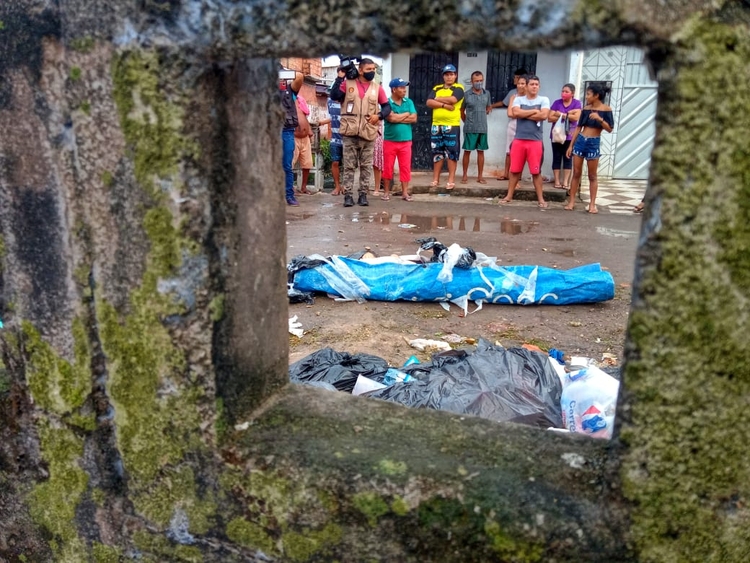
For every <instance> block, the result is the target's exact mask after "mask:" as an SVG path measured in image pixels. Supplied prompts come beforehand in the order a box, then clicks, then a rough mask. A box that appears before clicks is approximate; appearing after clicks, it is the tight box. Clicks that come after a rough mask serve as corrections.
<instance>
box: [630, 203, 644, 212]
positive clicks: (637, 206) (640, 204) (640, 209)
mask: <svg viewBox="0 0 750 563" xmlns="http://www.w3.org/2000/svg"><path fill="white" fill-rule="evenodd" d="M645 208H646V206H645V205H643V204H642V203H639V204H638V205H636V206H635V207H634V208H633V213H643V210H644V209H645Z"/></svg>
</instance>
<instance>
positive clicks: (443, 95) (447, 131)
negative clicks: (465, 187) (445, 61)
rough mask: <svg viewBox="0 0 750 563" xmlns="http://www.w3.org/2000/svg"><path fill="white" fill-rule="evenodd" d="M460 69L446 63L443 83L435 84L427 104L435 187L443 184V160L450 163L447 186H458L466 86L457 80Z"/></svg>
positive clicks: (450, 187) (449, 188)
mask: <svg viewBox="0 0 750 563" xmlns="http://www.w3.org/2000/svg"><path fill="white" fill-rule="evenodd" d="M457 77H458V73H457V72H456V67H455V66H453V65H446V66H444V67H443V83H442V84H438V85H437V86H435V87H434V88H433V89H432V91H431V92H430V95H429V97H428V98H427V107H428V108H431V109H432V130H431V132H430V133H431V134H430V146H431V147H432V162H433V166H432V187H437V186H438V185H439V184H440V172H441V171H442V170H443V161H445V162H447V163H448V183H446V185H445V188H446V189H447V190H452V189H453V188H454V187H455V186H456V168H457V167H458V155H459V154H460V152H461V147H460V145H459V142H460V140H461V106H462V105H463V103H464V87H463V86H462V85H461V84H458V83H457V82H456V78H457Z"/></svg>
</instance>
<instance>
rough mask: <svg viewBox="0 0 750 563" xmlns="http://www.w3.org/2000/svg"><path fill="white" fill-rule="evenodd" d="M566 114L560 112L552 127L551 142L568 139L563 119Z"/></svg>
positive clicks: (560, 141) (562, 141)
mask: <svg viewBox="0 0 750 563" xmlns="http://www.w3.org/2000/svg"><path fill="white" fill-rule="evenodd" d="M566 118H567V115H565V114H564V113H561V114H560V118H559V119H558V120H557V123H555V125H554V126H553V127H552V142H553V143H564V142H565V141H567V140H568V134H567V133H566V132H565V119H566Z"/></svg>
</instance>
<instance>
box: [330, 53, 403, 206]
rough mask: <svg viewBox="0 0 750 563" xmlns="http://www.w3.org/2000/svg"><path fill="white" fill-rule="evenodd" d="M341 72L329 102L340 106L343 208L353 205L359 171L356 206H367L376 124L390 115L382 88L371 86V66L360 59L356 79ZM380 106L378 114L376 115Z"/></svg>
mask: <svg viewBox="0 0 750 563" xmlns="http://www.w3.org/2000/svg"><path fill="white" fill-rule="evenodd" d="M345 78H346V73H345V72H344V70H343V69H338V77H337V78H336V80H335V81H334V83H333V86H331V99H332V100H334V101H336V102H340V103H341V118H340V121H339V132H340V133H341V139H342V141H343V144H344V179H343V182H342V183H343V187H344V207H351V206H352V205H354V199H353V198H352V189H353V186H354V171H355V170H356V169H357V168H359V199H358V200H357V205H369V203H368V202H367V191H368V190H369V188H370V186H371V185H372V156H373V151H374V150H375V137H376V136H377V134H378V129H379V125H380V123H379V122H380V121H383V120H384V119H385V118H386V117H388V114H389V113H390V112H391V106H390V104H389V103H388V96H386V95H385V90H383V87H382V86H381V85H380V84H378V83H377V82H374V79H375V62H374V61H373V60H372V59H366V58H365V59H361V60H360V62H359V76H358V77H357V78H356V79H354V80H352V79H346V80H345ZM378 106H380V111H378Z"/></svg>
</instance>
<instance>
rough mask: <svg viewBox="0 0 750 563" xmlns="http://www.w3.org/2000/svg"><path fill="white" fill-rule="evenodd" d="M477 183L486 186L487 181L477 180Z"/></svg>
mask: <svg viewBox="0 0 750 563" xmlns="http://www.w3.org/2000/svg"><path fill="white" fill-rule="evenodd" d="M477 183H479V184H486V183H487V180H485V179H484V178H482V179H481V180H477Z"/></svg>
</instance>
